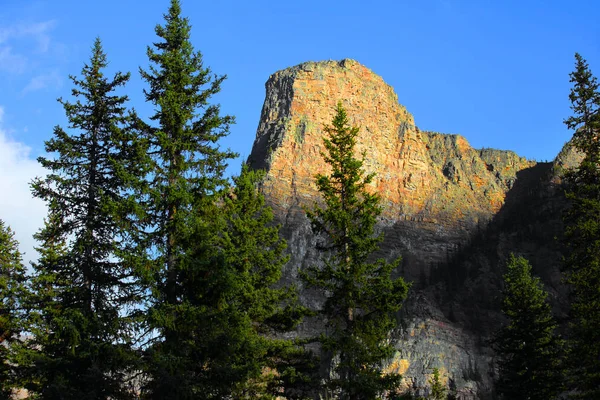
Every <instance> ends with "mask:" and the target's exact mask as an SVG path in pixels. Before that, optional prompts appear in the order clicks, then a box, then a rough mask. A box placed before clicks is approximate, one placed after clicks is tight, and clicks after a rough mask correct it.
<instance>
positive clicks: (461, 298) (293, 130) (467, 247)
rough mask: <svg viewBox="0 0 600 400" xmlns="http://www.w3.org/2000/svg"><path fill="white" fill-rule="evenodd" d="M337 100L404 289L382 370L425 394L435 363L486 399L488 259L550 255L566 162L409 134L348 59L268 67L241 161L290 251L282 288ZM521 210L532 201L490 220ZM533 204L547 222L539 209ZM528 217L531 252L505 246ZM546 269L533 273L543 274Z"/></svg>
mask: <svg viewBox="0 0 600 400" xmlns="http://www.w3.org/2000/svg"><path fill="white" fill-rule="evenodd" d="M338 101H341V102H342V104H343V105H344V107H345V108H346V110H347V112H348V116H349V118H350V122H351V124H352V125H353V126H358V127H360V133H359V137H358V144H357V151H358V152H359V153H363V154H364V156H365V164H364V167H365V169H366V171H367V172H368V173H371V172H374V173H376V177H375V179H374V180H373V182H372V184H371V187H370V189H371V190H372V191H374V192H377V193H379V194H380V196H381V199H382V203H383V205H384V212H383V215H382V218H381V221H380V224H379V229H381V230H382V231H383V232H384V234H385V241H384V242H383V245H382V247H381V252H380V253H381V254H379V255H381V256H384V257H389V258H392V257H398V256H402V257H403V263H402V266H401V267H400V268H399V269H400V270H399V271H397V272H398V274H401V275H402V276H404V277H405V278H406V279H407V280H409V281H412V282H413V287H412V289H411V296H410V298H409V300H408V301H407V302H406V304H405V306H404V310H403V312H402V316H401V320H402V325H401V327H402V328H401V329H399V330H398V332H395V334H396V335H398V337H399V338H400V342H399V344H398V352H397V353H396V356H395V358H394V359H393V360H391V361H390V363H389V365H388V366H387V367H386V368H387V369H389V370H396V371H399V372H400V373H402V374H403V376H404V385H405V388H406V389H410V390H413V391H416V392H417V393H421V394H424V393H425V392H426V386H427V382H428V379H429V377H430V374H431V373H432V368H434V367H437V368H439V369H440V372H441V375H442V378H443V380H444V381H445V382H447V383H448V385H449V386H450V387H451V388H453V389H454V390H456V392H457V393H458V395H459V398H463V399H470V398H486V397H488V396H490V395H491V386H492V380H493V378H494V374H495V372H494V369H493V352H492V351H491V349H490V347H489V345H488V343H487V338H488V337H489V334H490V332H492V331H493V330H494V329H495V328H497V326H498V325H499V324H500V323H501V321H502V319H501V317H500V316H499V312H498V309H499V308H498V295H499V287H500V282H501V275H502V268H503V267H502V265H503V264H502V263H503V262H504V259H505V257H506V256H507V254H508V252H510V251H516V252H520V253H525V255H527V254H529V253H532V252H533V253H535V254H536V255H537V254H542V255H543V254H546V255H547V256H548V254H550V255H551V256H555V255H556V254H557V251H558V250H557V249H555V248H554V245H550V246H547V245H546V244H545V243H543V240H544V239H543V238H542V239H540V240H537V239H536V238H537V236H536V234H540V235H542V236H544V235H548V234H552V232H555V231H556V232H558V231H559V228H560V226H558V225H559V224H560V223H559V222H557V221H558V220H559V218H558V219H557V217H556V216H557V215H559V210H560V209H561V207H563V204H564V201H562V200H560V198H561V193H560V190H556V185H558V182H559V180H560V179H559V178H558V175H557V173H556V171H557V170H559V169H560V167H561V165H565V166H568V165H567V164H568V163H569V162H576V161H577V160H575V161H571V160H572V159H573V157H574V156H572V155H571V154H570V153H569V154H567V153H565V155H564V157H563V161H560V160H559V161H557V163H555V165H551V164H536V163H535V162H533V161H529V160H526V159H524V158H522V157H519V156H518V155H516V154H515V153H513V152H510V151H500V150H492V149H481V150H477V149H473V148H472V147H471V146H470V145H469V143H468V142H467V141H466V140H465V139H464V138H463V137H461V136H459V135H446V134H440V133H435V132H426V131H421V130H419V128H418V127H417V126H416V125H415V122H414V118H413V116H412V115H411V114H410V113H409V112H408V111H407V110H406V109H405V108H404V107H403V106H401V105H400V104H399V103H398V97H397V95H396V94H395V93H394V90H393V89H392V88H391V87H390V86H389V85H387V84H386V83H385V82H384V81H383V79H382V78H381V77H379V76H377V75H376V74H374V73H373V72H372V71H371V70H369V69H367V68H366V67H364V66H362V65H360V64H359V63H357V62H356V61H353V60H347V59H346V60H342V61H339V62H337V61H325V62H318V63H314V62H308V63H304V64H300V65H298V66H296V67H292V68H289V69H286V70H283V71H279V72H277V73H275V74H273V75H272V76H271V77H270V78H269V80H268V81H267V83H266V99H265V103H264V106H263V109H262V114H261V118H260V123H259V126H258V130H257V134H256V140H255V142H254V145H253V148H252V153H251V155H250V157H249V162H250V164H251V165H252V167H254V168H260V169H265V170H266V177H265V179H264V182H263V184H262V190H263V192H264V194H265V195H266V198H267V201H268V202H269V203H270V205H271V206H272V207H273V208H274V210H275V213H276V215H277V219H278V220H279V221H280V222H281V224H282V233H283V235H284V236H285V238H286V239H287V240H288V249H289V252H290V255H291V260H290V263H288V265H287V267H286V271H285V274H284V280H285V281H287V282H294V283H296V284H298V283H299V282H298V279H297V273H298V270H300V269H302V268H304V267H306V266H308V265H313V264H315V263H318V260H319V257H320V255H319V254H318V252H317V251H316V249H315V238H314V237H313V235H312V234H311V231H310V225H309V223H308V220H307V218H306V216H305V214H304V211H303V207H305V206H309V207H310V206H311V205H313V204H314V203H315V202H318V201H319V199H320V197H319V195H318V192H317V190H316V186H315V184H314V180H315V178H314V177H315V175H316V174H318V173H326V172H327V171H328V167H327V165H326V164H325V162H324V161H323V159H322V157H321V155H320V153H321V151H323V145H322V137H323V135H324V130H323V126H324V125H329V124H330V122H331V119H332V117H333V114H334V110H335V105H336V103H337V102H338ZM523 202H525V203H523ZM527 202H529V203H534V204H538V203H539V204H543V205H544V206H538V207H537V208H536V209H535V210H530V211H524V215H525V216H526V218H521V219H520V221H518V222H517V223H514V224H513V225H511V227H508V226H504V225H506V224H508V221H511V219H512V218H514V217H515V215H517V214H515V213H520V212H523V211H522V210H523V209H524V207H528V204H527ZM548 204H550V205H551V206H549V207H550V208H551V209H549V210H546V209H547V207H546V205H548ZM545 207H546V208H545ZM544 210H546V211H548V212H549V213H550V214H549V215H543V212H544ZM536 218H538V219H540V220H539V221H538V220H537V219H536ZM536 223H537V224H538V225H540V224H541V225H540V226H537V228H536V229H540V230H541V231H540V232H537V231H536V232H533V233H531V235H529V236H531V237H532V238H533V239H531V240H534V242H535V244H534V245H533V247H531V248H529V253H528V250H527V248H525V249H524V248H523V246H524V245H526V244H527V243H528V240H530V238H529V236H528V237H527V238H524V239H522V240H517V239H515V237H513V236H515V235H513V233H514V231H518V232H521V231H522V230H524V229H530V228H531V226H530V225H531V224H534V225H535V224H536ZM546 224H550V225H549V226H548V227H546ZM557 224H558V225H557ZM521 225H523V226H521ZM546 228H547V229H546ZM507 235H508V236H507ZM510 235H513V236H510ZM538 242H540V243H538ZM529 255H531V254H529ZM551 256H548V257H547V258H548V259H550V258H551ZM540 257H543V256H540ZM557 262H558V261H556V262H554V263H551V265H549V266H548V268H547V270H552V271H555V270H557V268H556V266H557V265H558V264H557ZM534 266H535V264H534ZM546 275H548V276H547V278H548V279H547V281H548V282H551V283H552V284H553V285H554V286H552V287H555V288H556V290H555V293H556V294H557V296H558V294H559V292H560V291H561V290H563V289H562V288H561V287H560V279H559V278H557V277H556V273H550V272H548V273H546ZM301 298H302V300H303V301H304V302H305V303H306V304H310V305H313V306H318V305H319V304H320V301H321V299H320V298H319V297H318V296H316V295H315V294H314V293H311V292H310V291H303V292H302V296H301ZM318 329H319V323H318V321H307V322H306V323H305V324H304V325H303V326H302V327H300V329H299V332H298V334H300V335H305V334H310V333H314V331H315V330H318Z"/></svg>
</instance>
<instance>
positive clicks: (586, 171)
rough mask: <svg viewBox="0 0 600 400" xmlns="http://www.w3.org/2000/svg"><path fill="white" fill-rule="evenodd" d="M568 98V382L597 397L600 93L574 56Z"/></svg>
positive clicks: (599, 378) (583, 394)
mask: <svg viewBox="0 0 600 400" xmlns="http://www.w3.org/2000/svg"><path fill="white" fill-rule="evenodd" d="M575 58H576V63H575V71H574V72H572V73H571V74H570V76H571V82H572V83H573V88H572V89H571V94H570V95H569V98H570V100H571V109H572V110H573V113H574V115H573V116H571V117H569V118H567V119H566V120H565V124H566V125H567V126H568V127H569V128H570V129H574V130H575V133H574V135H573V145H574V146H575V148H576V149H577V150H579V151H580V152H582V153H583V156H584V158H583V160H582V162H581V164H580V165H579V167H577V168H575V169H573V170H571V171H568V172H567V173H566V180H567V184H568V185H569V186H568V190H567V198H568V199H569V200H570V208H569V209H568V211H567V212H566V214H565V217H564V222H565V240H566V244H567V256H566V258H565V273H566V281H567V283H569V284H570V286H571V289H572V295H573V297H572V303H571V317H572V318H573V323H572V335H571V336H572V340H570V345H571V360H570V365H569V368H570V374H569V375H570V377H571V383H572V386H573V388H574V389H575V390H576V395H575V397H576V398H581V399H598V398H600V291H599V290H598V288H600V171H599V165H600V141H599V137H598V133H599V132H600V111H599V110H600V92H599V91H598V82H597V81H596V78H595V77H594V76H593V75H592V72H591V71H590V69H589V67H588V64H587V63H586V61H585V60H584V59H583V58H582V57H581V56H580V55H579V54H575Z"/></svg>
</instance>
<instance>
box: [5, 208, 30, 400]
mask: <svg viewBox="0 0 600 400" xmlns="http://www.w3.org/2000/svg"><path fill="white" fill-rule="evenodd" d="M25 280H26V277H25V268H24V267H23V263H22V261H21V253H20V252H19V249H18V243H17V241H16V240H15V238H14V234H13V232H12V230H11V229H10V227H9V226H7V225H6V224H5V223H4V221H2V220H0V399H7V400H8V399H11V398H12V397H11V396H12V387H13V386H14V384H15V378H16V376H15V371H14V363H15V360H14V358H13V355H12V352H13V346H14V344H15V343H16V339H18V338H19V336H20V334H21V332H22V331H23V323H22V319H23V313H22V309H21V304H19V299H22V298H23V296H24V294H25V293H26V291H25V290H26V289H25Z"/></svg>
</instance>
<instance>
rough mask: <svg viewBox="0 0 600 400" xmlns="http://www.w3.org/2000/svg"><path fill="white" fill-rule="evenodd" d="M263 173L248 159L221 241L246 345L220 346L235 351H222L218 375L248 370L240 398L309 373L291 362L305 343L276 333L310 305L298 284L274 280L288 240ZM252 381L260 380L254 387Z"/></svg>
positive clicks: (232, 305) (227, 206)
mask: <svg viewBox="0 0 600 400" xmlns="http://www.w3.org/2000/svg"><path fill="white" fill-rule="evenodd" d="M263 177H264V173H263V172H262V171H252V170H250V169H249V167H248V165H247V164H243V165H242V170H241V174H240V175H239V176H238V177H236V178H234V184H235V186H234V189H233V191H232V192H231V195H229V196H227V197H225V200H224V205H223V214H224V215H225V220H226V221H225V222H226V227H225V229H224V233H223V235H222V238H221V242H220V247H222V249H223V252H224V254H225V262H224V267H225V268H226V269H227V270H229V273H230V274H231V276H230V279H231V282H232V286H231V292H230V293H229V294H228V295H227V297H228V298H229V300H228V306H229V310H228V312H229V313H233V314H239V316H240V317H239V318H240V320H241V321H243V324H244V325H245V326H243V327H242V326H241V327H240V328H242V329H240V331H241V332H243V336H241V338H242V339H243V340H242V341H241V343H244V346H243V347H241V348H240V349H226V347H225V346H221V347H222V349H223V350H226V351H227V353H230V354H232V355H234V357H233V358H232V357H231V356H228V355H227V354H223V356H222V357H219V360H218V363H219V365H218V368H217V365H216V363H215V371H214V372H213V375H214V376H215V377H216V376H224V375H225V374H226V373H227V372H228V371H232V370H234V369H239V370H240V371H241V372H243V373H244V375H245V377H244V376H242V378H243V379H241V380H239V379H238V380H239V381H240V384H239V389H238V390H237V393H236V396H235V397H236V398H240V397H243V398H246V397H249V396H251V397H252V396H256V395H260V394H266V395H269V394H271V395H274V394H276V393H277V392H278V391H279V390H280V389H282V388H284V389H286V388H288V386H290V385H291V384H292V382H290V379H289V378H290V377H291V376H293V377H294V378H296V379H300V380H302V379H306V378H307V377H306V376H303V374H302V373H301V371H299V369H298V368H297V367H295V366H294V365H293V364H290V362H289V361H290V356H292V357H297V356H298V355H300V354H301V349H300V348H298V347H296V346H295V345H294V344H293V343H292V342H291V341H289V340H284V339H275V337H276V336H280V334H282V333H285V332H288V331H291V330H292V329H293V328H294V327H295V326H296V324H297V323H298V322H299V320H300V319H301V318H302V316H303V315H304V314H306V310H305V309H304V308H303V307H301V306H299V305H298V303H297V298H296V297H297V296H296V291H295V290H294V289H293V288H291V287H287V286H282V285H278V286H275V285H276V284H277V283H278V282H279V280H280V278H281V273H282V269H283V266H284V265H285V264H286V263H287V261H288V259H289V257H288V256H285V254H284V250H285V248H286V243H285V241H284V240H283V239H281V238H280V237H279V226H276V225H274V224H273V212H272V210H271V208H270V207H268V206H267V205H265V199H264V196H263V195H262V194H261V193H260V192H259V191H258V188H257V186H258V184H259V183H260V182H261V180H262V179H263ZM231 328H232V327H231V326H230V332H231V331H232V329H231ZM238 329H239V328H238ZM267 371H273V372H274V373H272V374H269V373H265V372H267ZM275 372H276V373H275ZM250 381H253V382H255V383H259V384H258V385H256V384H255V385H254V387H251V386H250V385H248V383H249V382H250ZM261 386H262V387H261ZM291 386H297V385H291ZM261 392H262V393H261Z"/></svg>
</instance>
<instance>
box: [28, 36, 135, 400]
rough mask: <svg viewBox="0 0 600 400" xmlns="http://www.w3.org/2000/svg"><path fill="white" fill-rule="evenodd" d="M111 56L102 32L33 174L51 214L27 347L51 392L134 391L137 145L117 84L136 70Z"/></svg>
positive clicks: (39, 383)
mask: <svg viewBox="0 0 600 400" xmlns="http://www.w3.org/2000/svg"><path fill="white" fill-rule="evenodd" d="M107 64H108V62H107V60H106V55H105V54H104V52H103V49H102V45H101V42H100V40H99V39H96V41H95V43H94V46H93V49H92V56H91V59H90V62H89V63H88V64H85V65H84V67H83V69H82V72H81V75H82V76H81V78H77V77H74V76H72V77H71V80H72V81H73V84H74V89H72V95H73V96H74V97H75V98H76V99H77V100H76V101H75V102H69V101H65V100H62V99H59V101H60V103H61V104H62V105H63V107H64V110H65V113H66V116H67V119H68V121H69V131H65V130H63V129H62V128H61V127H60V126H56V127H55V129H54V136H53V138H52V139H50V140H48V141H47V142H46V151H47V152H48V153H54V154H55V155H56V156H55V157H53V158H46V157H40V158H39V159H38V161H39V162H40V163H41V164H42V165H43V166H44V167H45V168H46V169H47V170H48V175H47V176H46V177H44V178H37V179H36V180H34V182H33V183H32V190H33V194H34V196H35V197H38V198H40V199H42V200H44V201H46V203H47V205H48V208H49V215H48V218H47V221H46V224H45V227H44V228H43V229H42V230H41V231H40V232H39V233H37V236H36V238H37V239H38V241H39V242H40V247H39V249H38V250H39V251H40V254H41V257H40V259H39V261H38V262H36V263H34V264H33V269H34V276H33V278H32V283H31V285H32V290H33V293H32V295H31V296H30V298H29V299H28V301H27V303H28V307H30V309H31V312H30V314H29V318H28V323H29V325H28V330H30V332H32V333H33V335H34V337H33V339H32V340H30V341H27V345H28V351H26V352H25V354H24V355H22V363H23V364H24V366H26V367H27V369H26V378H27V379H26V381H27V382H28V384H27V388H28V389H29V390H30V391H32V392H33V393H34V394H35V395H39V396H40V397H41V398H43V399H109V398H110V399H126V398H131V397H132V393H130V392H129V391H128V390H127V374H128V373H130V372H131V369H132V368H133V364H134V361H135V355H134V352H133V350H132V348H131V344H132V338H131V336H130V329H129V328H130V325H129V324H128V320H127V316H126V308H127V307H128V306H129V305H132V304H134V303H135V301H136V293H135V291H136V284H135V280H134V279H133V272H132V270H131V269H130V268H128V266H127V265H125V264H124V263H123V262H122V260H121V257H120V256H119V250H120V244H119V241H120V240H121V239H122V238H123V237H124V235H125V233H124V230H123V226H124V222H125V221H124V219H122V218H121V217H120V215H126V214H127V213H128V209H127V203H128V201H127V193H126V188H127V185H126V181H127V179H128V175H129V172H131V171H132V170H133V169H132V168H130V162H131V161H132V160H134V159H135V147H134V146H133V145H132V142H131V139H132V137H130V136H129V135H130V133H128V130H127V129H125V128H124V127H125V126H126V125H127V123H128V116H126V110H125V103H126V101H127V97H126V96H121V95H117V94H115V93H114V92H115V91H116V90H118V89H119V88H120V87H122V86H123V85H125V83H126V82H127V81H128V79H129V74H122V73H120V72H118V73H116V74H115V75H114V77H113V78H112V79H109V78H107V77H106V76H105V75H104V69H105V68H106V66H107Z"/></svg>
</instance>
